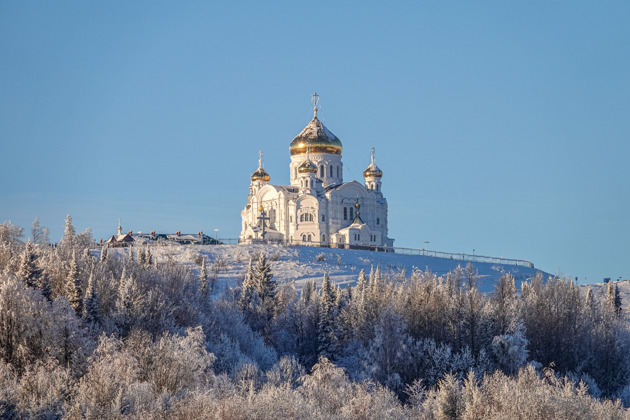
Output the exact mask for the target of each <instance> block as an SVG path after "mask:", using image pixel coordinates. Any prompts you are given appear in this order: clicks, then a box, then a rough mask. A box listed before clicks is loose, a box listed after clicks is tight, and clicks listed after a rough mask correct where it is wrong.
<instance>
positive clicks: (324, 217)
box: [322, 214, 326, 222]
mask: <svg viewBox="0 0 630 420" xmlns="http://www.w3.org/2000/svg"><path fill="white" fill-rule="evenodd" d="M325 221H326V215H325V214H322V222H325Z"/></svg>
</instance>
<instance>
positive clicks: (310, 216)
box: [308, 213, 313, 222]
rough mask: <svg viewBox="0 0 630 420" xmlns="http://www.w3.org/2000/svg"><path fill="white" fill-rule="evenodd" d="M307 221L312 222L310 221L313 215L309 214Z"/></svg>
mask: <svg viewBox="0 0 630 420" xmlns="http://www.w3.org/2000/svg"><path fill="white" fill-rule="evenodd" d="M308 221H309V222H312V221H313V215H312V214H310V213H309V214H308Z"/></svg>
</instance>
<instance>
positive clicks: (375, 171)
mask: <svg viewBox="0 0 630 420" xmlns="http://www.w3.org/2000/svg"><path fill="white" fill-rule="evenodd" d="M370 152H371V154H372V156H371V158H372V163H370V166H368V167H367V168H366V169H365V171H363V177H364V178H368V177H375V178H381V177H382V176H383V171H381V169H380V168H379V167H378V166H376V163H374V148H373V147H372V148H370Z"/></svg>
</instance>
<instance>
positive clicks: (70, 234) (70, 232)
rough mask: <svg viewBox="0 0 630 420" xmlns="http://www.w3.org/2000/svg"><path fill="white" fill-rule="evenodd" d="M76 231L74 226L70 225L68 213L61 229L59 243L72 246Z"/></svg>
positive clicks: (70, 219)
mask: <svg viewBox="0 0 630 420" xmlns="http://www.w3.org/2000/svg"><path fill="white" fill-rule="evenodd" d="M75 236H76V231H75V229H74V226H73V225H72V216H70V215H69V214H68V215H67V216H66V226H65V228H64V230H63V238H61V243H62V244H63V245H65V246H68V247H70V248H72V247H73V246H74V243H75Z"/></svg>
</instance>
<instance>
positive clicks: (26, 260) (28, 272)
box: [17, 241, 42, 287]
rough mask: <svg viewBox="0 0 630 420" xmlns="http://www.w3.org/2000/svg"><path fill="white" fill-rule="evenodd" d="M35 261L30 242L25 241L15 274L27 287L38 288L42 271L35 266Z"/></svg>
mask: <svg viewBox="0 0 630 420" xmlns="http://www.w3.org/2000/svg"><path fill="white" fill-rule="evenodd" d="M36 259H37V255H36V254H35V251H34V250H33V245H32V244H31V241H27V242H26V246H25V247H24V252H23V253H22V260H21V261H20V268H19V270H18V273H17V274H18V276H19V277H20V278H21V279H22V280H24V282H25V283H26V284H27V285H28V286H29V287H38V285H39V281H40V278H41V276H42V270H40V269H39V267H38V266H37V261H36Z"/></svg>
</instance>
